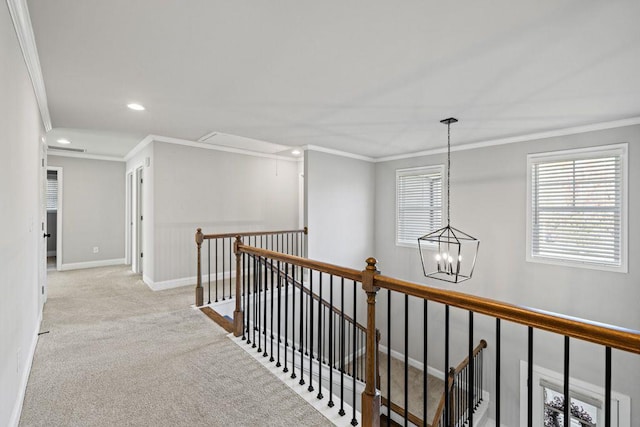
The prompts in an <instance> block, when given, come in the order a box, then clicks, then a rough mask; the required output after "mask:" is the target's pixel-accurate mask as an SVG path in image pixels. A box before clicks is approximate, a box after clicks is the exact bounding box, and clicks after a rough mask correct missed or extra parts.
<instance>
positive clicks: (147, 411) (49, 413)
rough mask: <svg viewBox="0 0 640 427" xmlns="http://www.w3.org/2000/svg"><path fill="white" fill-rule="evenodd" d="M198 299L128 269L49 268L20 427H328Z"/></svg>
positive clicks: (185, 290)
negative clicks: (155, 287)
mask: <svg viewBox="0 0 640 427" xmlns="http://www.w3.org/2000/svg"><path fill="white" fill-rule="evenodd" d="M192 302H193V288H192V287H183V288H177V289H171V290H166V291H160V292H153V291H151V290H149V289H148V287H147V286H146V285H145V284H144V283H142V281H141V280H140V279H139V276H137V275H135V274H133V273H131V272H130V271H129V269H128V267H125V266H118V267H105V268H97V269H90V270H76V271H69V272H50V275H49V293H48V302H47V304H46V306H45V309H44V315H43V316H44V319H43V321H42V327H41V331H42V332H43V334H42V335H40V338H39V342H38V346H37V349H36V353H35V357H34V361H33V366H32V369H31V375H30V377H29V383H28V386H27V392H26V396H25V401H24V407H23V411H22V417H21V420H20V425H21V426H112V425H118V426H122V425H135V426H147V425H148V426H151V425H153V426H179V425H184V426H187V425H188V426H195V425H219V426H224V425H247V426H248V425H283V426H284V425H317V426H320V425H328V421H327V420H326V419H325V418H324V417H323V416H322V415H321V414H320V413H318V412H317V411H316V410H315V409H313V408H312V407H311V406H309V405H308V404H307V403H306V402H304V401H303V400H302V399H301V398H300V397H298V396H297V395H296V394H294V393H293V392H292V391H291V390H290V389H289V388H288V387H287V386H285V385H284V384H282V383H280V382H279V381H277V380H276V379H275V378H274V377H273V376H272V374H271V373H270V372H268V371H267V370H265V369H264V368H263V367H262V366H261V365H260V364H258V363H257V362H256V361H255V360H253V358H251V357H248V356H247V355H246V353H245V352H244V351H242V349H240V348H239V347H238V346H236V345H235V344H234V343H232V342H231V340H229V339H228V338H227V337H226V332H225V331H224V330H223V329H222V328H220V327H219V326H218V325H216V324H215V323H213V322H211V321H210V320H209V319H207V318H206V317H205V316H204V315H203V314H202V313H200V312H199V311H196V310H193V309H192V308H190V305H191V304H192ZM45 332H46V333H45Z"/></svg>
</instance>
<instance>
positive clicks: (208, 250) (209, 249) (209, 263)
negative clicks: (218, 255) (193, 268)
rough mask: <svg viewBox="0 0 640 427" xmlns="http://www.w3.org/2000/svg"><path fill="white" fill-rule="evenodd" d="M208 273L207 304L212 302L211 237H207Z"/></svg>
mask: <svg viewBox="0 0 640 427" xmlns="http://www.w3.org/2000/svg"><path fill="white" fill-rule="evenodd" d="M207 275H208V276H209V288H208V294H209V296H208V298H207V304H211V239H207Z"/></svg>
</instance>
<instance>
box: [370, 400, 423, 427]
mask: <svg viewBox="0 0 640 427" xmlns="http://www.w3.org/2000/svg"><path fill="white" fill-rule="evenodd" d="M380 400H381V402H382V405H384V406H386V407H389V405H391V410H392V411H393V412H395V413H396V414H404V408H403V407H402V406H400V405H397V404H395V403H393V402H389V400H388V399H387V398H386V397H380ZM385 415H386V414H385ZM407 419H408V420H409V421H410V422H412V423H413V424H415V425H417V426H421V425H422V420H421V419H420V417H418V416H417V415H415V414H413V413H411V412H407Z"/></svg>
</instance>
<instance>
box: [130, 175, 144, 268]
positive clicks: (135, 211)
mask: <svg viewBox="0 0 640 427" xmlns="http://www.w3.org/2000/svg"><path fill="white" fill-rule="evenodd" d="M143 178H144V177H143V168H142V167H139V168H137V169H136V170H135V176H134V174H133V173H132V174H131V178H130V179H132V180H133V181H134V182H133V183H132V184H130V188H131V190H132V191H131V195H132V196H131V201H130V206H131V221H130V230H131V236H130V241H131V269H132V270H133V272H134V273H140V274H142V273H143V265H144V264H143V262H142V259H143V257H144V253H143V244H142V242H143V228H144V227H143V225H142V222H143V221H144V210H143V182H144V179H143Z"/></svg>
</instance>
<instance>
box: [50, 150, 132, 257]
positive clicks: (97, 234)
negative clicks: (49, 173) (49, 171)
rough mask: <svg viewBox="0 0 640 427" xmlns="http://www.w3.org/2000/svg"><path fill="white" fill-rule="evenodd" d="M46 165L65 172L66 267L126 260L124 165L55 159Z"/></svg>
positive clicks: (52, 158) (63, 253)
mask: <svg viewBox="0 0 640 427" xmlns="http://www.w3.org/2000/svg"><path fill="white" fill-rule="evenodd" d="M47 162H48V164H49V166H58V167H61V168H63V181H62V186H63V192H62V194H63V200H62V264H63V266H64V265H65V264H75V263H82V262H89V261H104V260H116V259H124V251H125V247H124V237H125V234H124V233H125V164H124V162H112V161H104V160H92V159H79V158H72V157H60V156H52V155H49V156H48V160H47ZM95 246H97V247H98V248H99V252H98V253H93V248H94V247H95Z"/></svg>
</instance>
